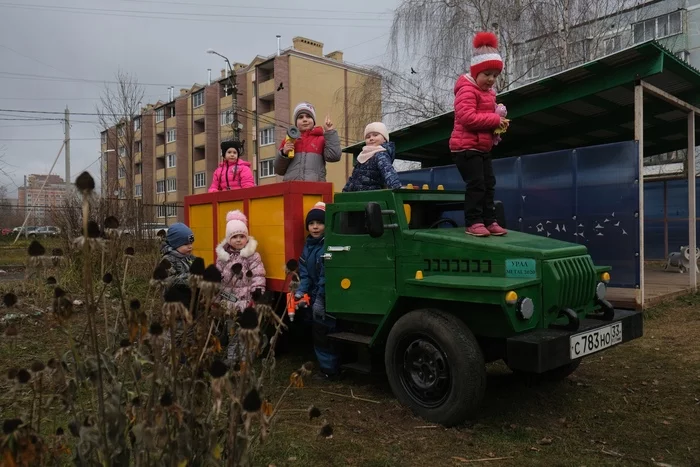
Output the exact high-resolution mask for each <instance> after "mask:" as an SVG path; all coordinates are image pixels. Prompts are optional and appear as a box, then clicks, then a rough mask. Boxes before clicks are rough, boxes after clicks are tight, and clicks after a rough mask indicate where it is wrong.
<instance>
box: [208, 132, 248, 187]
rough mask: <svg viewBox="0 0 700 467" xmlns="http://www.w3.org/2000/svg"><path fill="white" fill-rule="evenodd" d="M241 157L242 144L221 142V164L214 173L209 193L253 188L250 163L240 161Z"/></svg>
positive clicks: (239, 142) (238, 142)
mask: <svg viewBox="0 0 700 467" xmlns="http://www.w3.org/2000/svg"><path fill="white" fill-rule="evenodd" d="M242 155H243V142H241V141H222V142H221V157H223V158H224V160H223V161H221V164H219V166H218V167H217V168H216V170H215V171H214V178H213V179H212V181H211V186H210V187H209V193H213V192H215V191H228V190H238V189H240V188H250V187H253V186H255V181H254V180H253V171H252V170H251V169H250V162H248V161H244V160H241V159H240V156H242Z"/></svg>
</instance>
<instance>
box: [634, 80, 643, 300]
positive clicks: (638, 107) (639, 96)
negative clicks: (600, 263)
mask: <svg viewBox="0 0 700 467" xmlns="http://www.w3.org/2000/svg"><path fill="white" fill-rule="evenodd" d="M634 139H636V140H637V143H638V145H639V159H638V160H639V173H638V174H637V179H638V183H637V185H638V189H639V218H638V219H637V220H638V221H639V289H637V291H636V292H637V293H636V294H635V302H636V305H637V308H638V309H644V85H643V83H642V82H640V83H639V84H637V85H635V87H634Z"/></svg>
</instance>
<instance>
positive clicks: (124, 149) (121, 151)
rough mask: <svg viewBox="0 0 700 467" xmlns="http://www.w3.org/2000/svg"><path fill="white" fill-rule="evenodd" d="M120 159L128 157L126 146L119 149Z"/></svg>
mask: <svg viewBox="0 0 700 467" xmlns="http://www.w3.org/2000/svg"><path fill="white" fill-rule="evenodd" d="M119 157H126V148H125V147H124V146H120V147H119Z"/></svg>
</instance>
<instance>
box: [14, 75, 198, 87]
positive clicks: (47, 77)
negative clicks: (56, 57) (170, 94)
mask: <svg viewBox="0 0 700 467" xmlns="http://www.w3.org/2000/svg"><path fill="white" fill-rule="evenodd" d="M0 75H10V76H5V77H3V78H4V79H21V80H30V79H31V80H37V81H59V82H66V83H75V82H80V83H101V84H121V83H120V82H119V81H110V80H101V79H88V78H62V77H60V76H50V75H35V74H32V73H13V72H10V71H0ZM135 84H136V85H138V86H182V87H191V86H192V83H190V84H172V83H170V84H165V83H139V82H136V83H135Z"/></svg>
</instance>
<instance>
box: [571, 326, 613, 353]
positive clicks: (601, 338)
mask: <svg viewBox="0 0 700 467" xmlns="http://www.w3.org/2000/svg"><path fill="white" fill-rule="evenodd" d="M620 342H622V323H619V322H618V323H613V324H609V325H608V326H603V327H602V328H596V329H593V330H591V331H586V332H582V333H580V334H574V335H573V336H571V337H570V338H569V346H570V355H571V360H574V359H576V358H581V357H583V356H586V355H589V354H592V353H595V352H598V351H599V350H603V349H606V348H608V347H611V346H613V345H615V344H619V343H620Z"/></svg>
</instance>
